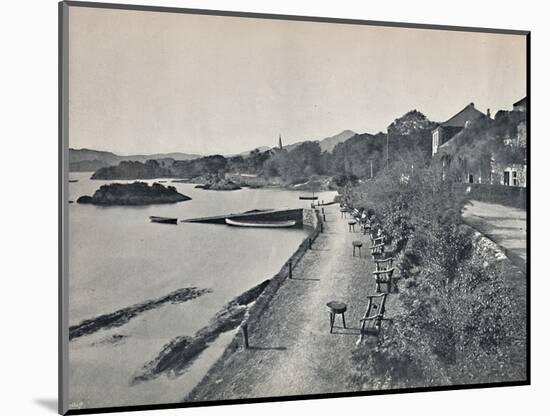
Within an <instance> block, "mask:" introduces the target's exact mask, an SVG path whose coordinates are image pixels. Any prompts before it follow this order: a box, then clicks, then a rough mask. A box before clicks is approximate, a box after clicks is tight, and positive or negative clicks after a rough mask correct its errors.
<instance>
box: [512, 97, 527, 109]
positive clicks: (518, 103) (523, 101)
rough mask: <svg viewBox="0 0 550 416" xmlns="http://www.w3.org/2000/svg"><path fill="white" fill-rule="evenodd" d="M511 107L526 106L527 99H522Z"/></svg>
mask: <svg viewBox="0 0 550 416" xmlns="http://www.w3.org/2000/svg"><path fill="white" fill-rule="evenodd" d="M513 105H514V107H515V106H518V105H527V97H523V98H522V99H521V100H519V101H516V102H515V103H514V104H513Z"/></svg>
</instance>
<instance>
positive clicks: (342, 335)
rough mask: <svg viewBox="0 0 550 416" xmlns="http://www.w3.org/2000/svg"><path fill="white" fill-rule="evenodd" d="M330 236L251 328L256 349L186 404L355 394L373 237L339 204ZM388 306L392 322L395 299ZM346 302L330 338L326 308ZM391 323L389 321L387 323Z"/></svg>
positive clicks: (329, 219)
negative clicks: (352, 225) (357, 245)
mask: <svg viewBox="0 0 550 416" xmlns="http://www.w3.org/2000/svg"><path fill="white" fill-rule="evenodd" d="M325 213H326V222H325V224H324V231H325V232H324V233H322V234H321V235H320V236H319V237H318V239H317V240H316V242H315V244H314V247H313V249H312V250H309V251H308V252H307V253H306V254H305V255H304V257H303V258H302V259H301V261H300V262H299V263H298V264H297V265H296V266H295V268H294V270H293V279H292V280H288V279H287V280H286V281H285V282H284V284H283V285H282V286H281V287H280V288H279V290H278V292H277V293H276V295H275V297H274V298H273V300H272V302H271V303H270V305H269V307H268V308H267V310H266V311H265V312H264V314H263V315H262V317H261V318H260V320H259V322H258V324H257V325H255V326H254V327H251V328H250V341H249V342H250V349H248V350H242V349H239V350H237V351H236V352H235V353H233V354H232V355H230V356H229V357H228V358H227V359H225V360H223V362H222V361H221V360H220V361H218V363H216V364H215V365H214V367H213V368H212V369H211V370H210V371H209V373H208V375H207V376H206V377H205V379H203V381H202V382H201V383H200V384H199V385H198V386H197V388H196V389H195V390H194V391H193V392H192V393H191V394H190V395H189V397H188V398H187V400H193V401H206V400H224V399H241V398H258V397H275V396H288V395H303V394H317V393H329V392H342V391H350V389H352V388H351V387H350V386H349V385H348V383H347V377H348V375H349V374H350V371H351V370H352V365H353V364H352V362H351V352H352V350H353V348H354V347H355V342H356V341H357V339H358V337H359V319H360V318H362V315H363V313H364V312H365V308H366V304H367V299H366V297H365V296H366V295H367V294H374V293H375V288H374V280H373V277H372V270H373V262H372V259H371V255H370V250H368V247H369V245H370V243H368V240H369V238H368V235H363V234H362V233H360V232H359V230H358V227H356V231H355V232H349V231H348V224H347V221H348V219H342V218H341V217H340V211H339V208H338V206H337V205H333V206H330V207H325ZM354 240H361V241H362V242H363V248H362V257H361V258H360V257H358V256H355V257H352V241H354ZM393 296H395V295H392V296H390V298H389V300H388V303H387V312H388V313H387V314H386V315H387V316H388V317H391V309H392V308H391V307H392V303H393V301H392V297H393ZM331 300H339V301H342V302H345V303H347V305H348V311H347V312H346V326H347V328H343V327H342V321H341V316H340V315H339V316H338V317H337V319H336V324H335V328H334V331H333V333H332V334H330V333H329V314H328V309H327V307H326V303H327V302H329V301H331ZM383 325H384V324H383Z"/></svg>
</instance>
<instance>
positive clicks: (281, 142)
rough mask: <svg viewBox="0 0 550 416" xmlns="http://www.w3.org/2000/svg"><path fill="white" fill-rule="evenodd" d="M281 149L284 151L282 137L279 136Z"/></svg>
mask: <svg viewBox="0 0 550 416" xmlns="http://www.w3.org/2000/svg"><path fill="white" fill-rule="evenodd" d="M279 149H281V150H282V149H283V141H282V140H281V135H280V134H279Z"/></svg>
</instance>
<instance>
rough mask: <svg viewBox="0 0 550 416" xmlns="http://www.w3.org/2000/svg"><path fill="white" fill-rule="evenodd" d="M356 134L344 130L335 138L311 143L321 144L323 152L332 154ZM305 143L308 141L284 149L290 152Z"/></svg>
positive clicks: (331, 137) (326, 138)
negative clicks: (340, 144) (337, 147)
mask: <svg viewBox="0 0 550 416" xmlns="http://www.w3.org/2000/svg"><path fill="white" fill-rule="evenodd" d="M356 134H357V133H355V132H354V131H351V130H344V131H343V132H341V133H338V134H336V135H334V136H330V137H325V138H324V139H320V140H311V141H313V142H317V143H319V145H320V146H321V151H322V152H325V151H326V152H329V153H332V151H333V150H334V148H335V147H336V145H337V144H338V143H343V142H345V141H346V140H348V139H349V138H350V137H353V136H355V135H356ZM305 141H306V140H304V141H300V142H296V143H292V144H289V145H286V146H283V149H286V150H288V151H289V152H290V151H291V150H292V149H294V148H296V147H298V146H299V145H301V144H302V143H304V142H305Z"/></svg>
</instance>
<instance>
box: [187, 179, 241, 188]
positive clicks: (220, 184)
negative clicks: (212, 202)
mask: <svg viewBox="0 0 550 416" xmlns="http://www.w3.org/2000/svg"><path fill="white" fill-rule="evenodd" d="M195 188H199V189H207V190H210V191H236V190H237V189H242V188H241V187H240V186H239V185H237V184H236V183H235V182H233V181H231V180H229V179H225V178H214V179H211V180H209V181H208V182H207V183H205V184H204V185H197V186H195Z"/></svg>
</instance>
